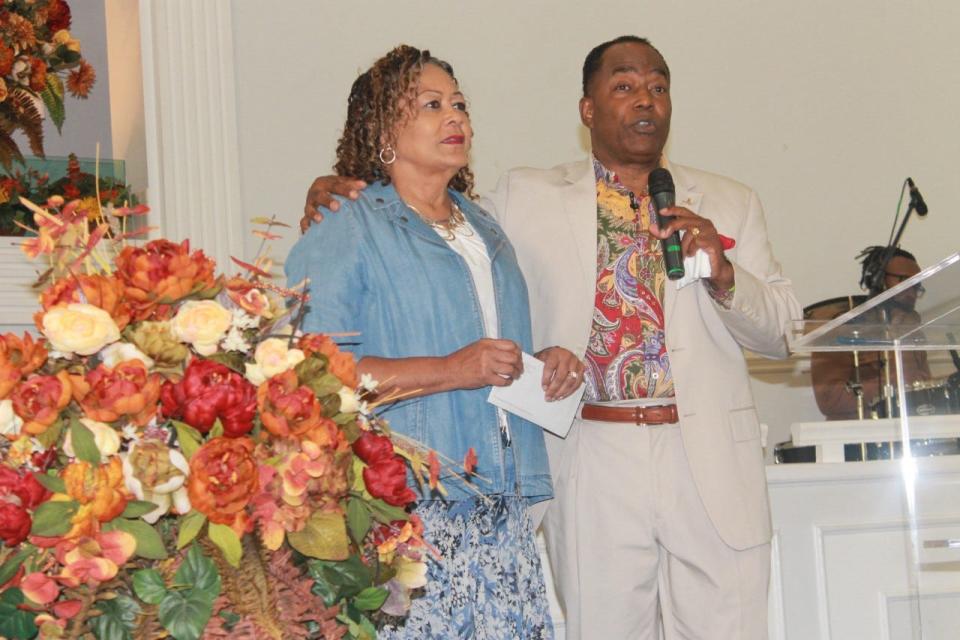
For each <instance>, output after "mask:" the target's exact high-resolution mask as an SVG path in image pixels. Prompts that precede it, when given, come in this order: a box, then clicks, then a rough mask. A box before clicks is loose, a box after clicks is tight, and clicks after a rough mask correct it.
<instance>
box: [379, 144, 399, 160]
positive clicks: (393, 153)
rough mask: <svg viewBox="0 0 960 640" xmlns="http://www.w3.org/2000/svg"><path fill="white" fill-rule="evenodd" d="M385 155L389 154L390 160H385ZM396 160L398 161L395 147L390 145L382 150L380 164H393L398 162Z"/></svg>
mask: <svg viewBox="0 0 960 640" xmlns="http://www.w3.org/2000/svg"><path fill="white" fill-rule="evenodd" d="M384 154H389V155H390V158H389V159H387V158H384V157H383V156H384ZM396 159H397V152H396V151H394V150H393V147H391V146H390V145H389V144H388V145H387V146H385V147H384V148H383V149H380V162H382V163H383V164H393V163H394V162H395V161H396Z"/></svg>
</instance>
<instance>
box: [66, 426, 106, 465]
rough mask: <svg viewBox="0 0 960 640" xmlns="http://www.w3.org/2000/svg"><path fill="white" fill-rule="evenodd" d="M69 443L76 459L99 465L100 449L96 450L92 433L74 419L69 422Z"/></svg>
mask: <svg viewBox="0 0 960 640" xmlns="http://www.w3.org/2000/svg"><path fill="white" fill-rule="evenodd" d="M70 442H71V443H72V444H73V452H74V453H75V454H76V455H77V458H79V459H80V460H83V461H84V462H89V463H90V464H100V449H98V448H97V441H96V439H95V438H94V435H93V431H90V429H88V428H87V427H86V425H84V424H83V423H82V422H80V421H79V420H78V419H76V418H71V420H70Z"/></svg>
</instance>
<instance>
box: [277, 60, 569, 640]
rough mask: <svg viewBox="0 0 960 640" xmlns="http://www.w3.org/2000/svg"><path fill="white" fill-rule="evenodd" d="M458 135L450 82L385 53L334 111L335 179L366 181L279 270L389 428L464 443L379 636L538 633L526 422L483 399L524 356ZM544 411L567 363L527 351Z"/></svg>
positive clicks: (500, 239)
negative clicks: (433, 558)
mask: <svg viewBox="0 0 960 640" xmlns="http://www.w3.org/2000/svg"><path fill="white" fill-rule="evenodd" d="M472 137H473V130H472V127H471V123H470V116H469V115H468V113H467V107H466V99H465V98H464V96H463V94H462V93H461V91H460V89H459V86H458V84H457V80H456V79H455V77H454V75H453V70H452V69H451V67H450V65H448V64H447V63H446V62H443V61H441V60H438V59H437V58H434V57H433V56H431V55H430V53H429V52H428V51H421V50H419V49H416V48H413V47H410V46H399V47H397V48H395V49H393V50H392V51H390V52H389V53H387V54H386V55H385V56H384V57H382V58H380V59H379V60H377V61H376V62H375V63H374V64H373V66H372V67H371V68H370V69H368V70H367V71H366V72H364V73H363V74H361V75H360V77H358V78H357V80H356V81H355V82H354V84H353V87H352V89H351V92H350V97H349V101H348V112H347V120H346V124H345V125H344V129H343V136H342V138H341V139H340V142H339V145H338V147H337V164H336V170H337V171H338V172H339V173H343V174H350V175H353V176H357V177H359V178H362V179H363V180H365V181H366V182H367V183H368V184H369V185H370V186H368V187H367V188H366V189H365V190H364V191H363V192H362V193H361V194H359V197H358V198H357V199H356V200H353V201H349V200H348V201H345V202H343V203H342V207H340V211H341V213H340V215H338V216H334V217H331V219H330V220H329V221H328V222H327V223H326V224H324V225H322V226H315V227H314V228H312V229H310V231H309V232H308V233H306V234H305V235H304V236H303V237H302V238H301V239H300V241H299V242H297V244H296V245H295V246H294V248H293V249H292V251H291V253H290V256H289V258H288V259H287V262H286V271H287V278H288V282H289V283H290V285H291V286H293V285H295V284H296V283H300V282H302V281H306V282H307V283H308V284H307V286H306V289H307V293H308V294H309V296H310V299H309V308H308V311H307V313H306V316H305V318H304V325H303V329H304V330H305V331H312V332H324V333H331V334H336V333H340V332H348V331H356V332H359V335H358V337H356V338H354V339H351V341H352V342H353V344H351V345H348V346H347V348H349V349H351V350H352V351H353V352H354V354H355V355H356V357H357V358H358V370H359V372H361V373H364V374H370V375H372V376H373V378H375V379H376V380H379V381H381V387H380V390H382V391H383V392H384V393H387V394H394V395H396V394H401V395H402V396H403V398H402V399H401V400H400V401H397V402H395V403H393V404H391V405H389V406H387V407H385V408H384V409H383V411H382V412H381V415H382V416H383V417H384V418H386V419H387V420H388V421H389V423H390V426H391V429H392V430H393V431H395V432H398V433H401V434H405V435H407V436H410V437H412V438H415V439H416V440H418V441H419V442H420V443H422V444H423V445H425V446H426V447H428V448H430V449H434V450H436V451H437V452H438V454H440V456H445V457H447V458H448V459H453V460H459V459H462V458H463V456H464V454H465V453H466V452H467V451H468V449H470V448H471V447H473V448H474V449H475V450H476V455H477V459H478V462H477V467H476V473H475V481H474V482H472V483H469V484H468V483H466V482H464V481H462V480H459V479H458V478H456V477H447V478H441V480H442V481H443V482H444V484H445V486H446V489H447V491H448V495H447V496H446V499H437V498H438V496H436V495H429V494H425V495H423V496H422V499H421V500H420V501H419V502H418V503H417V506H416V509H415V513H416V514H417V515H419V517H420V518H421V519H422V520H423V524H424V528H425V537H426V540H427V541H428V542H429V543H430V544H431V545H433V547H435V548H436V550H437V551H438V552H439V555H440V558H439V561H437V562H429V573H428V583H427V587H426V594H425V595H424V596H423V597H421V598H418V599H416V600H414V603H413V605H412V608H411V612H410V615H409V617H408V618H407V619H406V620H405V621H404V622H401V623H398V624H396V625H394V626H391V627H387V628H386V629H384V630H383V631H381V634H380V636H379V637H381V638H398V637H402V638H437V639H440V638H442V639H445V640H446V639H450V638H490V639H494V638H496V639H504V640H506V639H508V638H510V639H512V638H551V637H553V632H552V625H551V620H550V614H549V608H548V605H547V600H546V590H545V586H544V581H543V574H542V571H541V566H540V561H539V555H538V553H537V548H536V544H535V541H534V537H533V535H534V534H533V530H532V527H531V523H530V520H529V518H528V516H527V511H526V507H527V506H528V505H529V504H532V503H536V502H539V501H542V500H547V499H548V498H550V497H551V496H552V490H551V481H550V474H549V469H548V466H547V455H546V451H545V448H544V441H543V434H542V431H541V429H540V428H539V427H537V426H535V425H533V424H531V423H529V422H527V421H525V420H522V419H520V418H518V417H516V416H513V415H508V414H506V413H505V412H503V411H501V410H498V409H497V408H495V407H494V406H493V405H491V404H489V403H488V402H487V401H486V398H487V395H488V394H489V392H490V388H491V386H504V385H509V384H510V383H511V382H512V381H513V380H514V379H515V378H517V377H518V376H520V375H521V374H522V371H523V368H522V360H521V352H522V351H527V352H530V351H531V350H532V339H531V331H530V317H529V305H528V298H527V288H526V285H525V282H524V279H523V275H522V274H521V272H520V268H519V266H518V264H517V260H516V256H515V254H514V250H513V247H512V246H511V244H510V242H509V241H508V240H507V238H506V236H505V235H504V233H503V230H502V229H501V228H500V226H499V225H498V224H497V223H496V222H495V221H494V219H493V218H492V217H490V215H488V214H487V213H486V212H485V211H484V210H483V209H481V208H480V207H479V206H477V204H475V203H474V202H473V201H472V200H471V199H470V195H471V190H472V187H473V175H472V173H471V172H470V169H469V167H468V160H469V152H470V145H471V140H472ZM540 357H542V358H544V359H549V360H550V362H551V364H552V368H551V371H552V375H551V377H550V378H549V379H548V380H545V381H544V387H545V394H546V395H547V396H548V397H551V398H561V397H565V396H566V395H569V394H570V393H572V392H573V391H574V390H575V389H576V388H577V387H578V386H579V385H580V383H581V380H582V370H583V366H582V364H581V363H580V362H579V360H578V359H577V358H576V357H575V356H573V354H572V353H570V352H567V351H565V350H561V349H552V350H550V351H549V352H541V354H540Z"/></svg>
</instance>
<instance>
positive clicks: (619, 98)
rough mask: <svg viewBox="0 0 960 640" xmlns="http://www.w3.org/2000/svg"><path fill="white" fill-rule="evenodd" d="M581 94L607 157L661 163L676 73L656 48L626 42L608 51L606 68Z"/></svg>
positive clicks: (584, 114)
mask: <svg viewBox="0 0 960 640" xmlns="http://www.w3.org/2000/svg"><path fill="white" fill-rule="evenodd" d="M587 91H588V95H586V96H584V97H583V98H582V99H581V100H580V119H581V120H582V121H583V124H584V125H585V126H586V127H587V128H588V129H590V140H591V142H592V144H593V151H594V155H596V156H597V157H598V158H599V159H600V160H601V162H603V161H608V162H609V161H613V162H615V163H619V164H642V165H649V166H650V167H651V168H653V167H656V166H657V163H658V162H659V161H660V155H661V154H662V153H663V147H664V145H665V144H666V143H667V135H668V134H669V133H670V114H671V113H672V110H673V107H672V105H671V103H670V78H669V76H668V71H667V65H666V63H665V62H664V60H663V58H662V57H661V56H660V54H659V53H657V51H656V49H654V48H653V47H650V46H647V45H645V44H638V43H635V42H624V43H620V44H615V45H613V46H612V47H610V48H609V49H607V50H606V51H605V52H604V53H603V58H602V60H601V65H600V69H599V70H598V71H597V73H596V74H594V76H593V78H592V79H591V80H590V84H589V86H588V87H587Z"/></svg>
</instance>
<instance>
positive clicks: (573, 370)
mask: <svg viewBox="0 0 960 640" xmlns="http://www.w3.org/2000/svg"><path fill="white" fill-rule="evenodd" d="M534 355H535V356H536V358H537V359H538V360H543V380H541V386H542V387H543V395H544V397H545V398H546V399H547V401H548V402H551V401H553V400H562V399H564V398H566V397H567V396H569V395H570V394H571V393H573V392H574V391H576V390H577V389H578V388H579V387H580V383H581V382H583V369H584V366H583V362H581V361H580V358H578V357H577V356H575V355H573V353H571V352H570V351H568V350H567V349H564V348H563V347H547V348H546V349H544V350H542V351H539V352H537V353H536V354H534Z"/></svg>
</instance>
